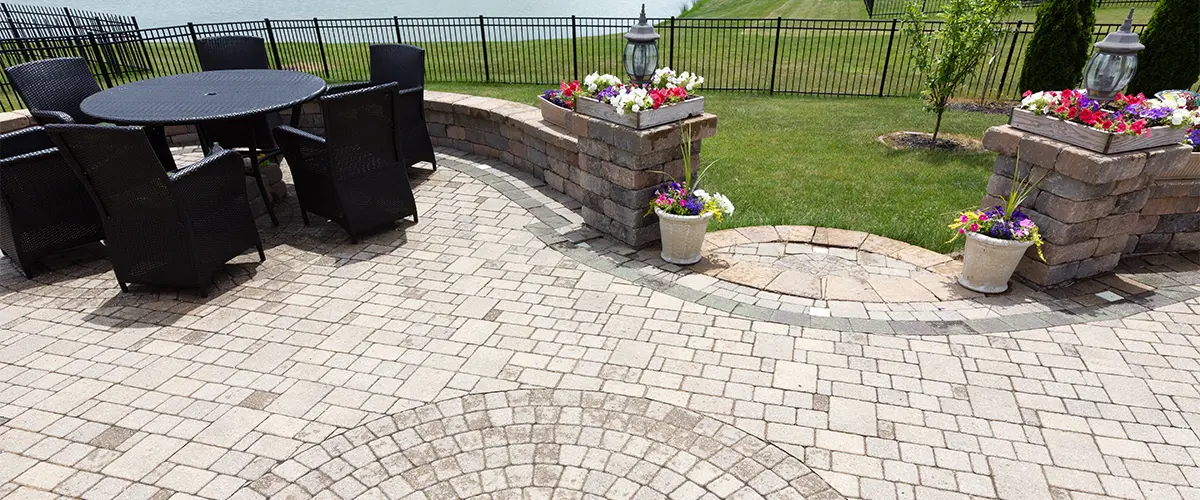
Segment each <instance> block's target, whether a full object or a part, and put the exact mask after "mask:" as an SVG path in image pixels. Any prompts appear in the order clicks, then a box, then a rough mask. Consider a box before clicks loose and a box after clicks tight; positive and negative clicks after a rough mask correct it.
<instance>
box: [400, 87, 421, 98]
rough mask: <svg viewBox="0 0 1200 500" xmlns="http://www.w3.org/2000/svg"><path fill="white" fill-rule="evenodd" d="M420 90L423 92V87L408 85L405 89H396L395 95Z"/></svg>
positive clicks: (419, 91) (413, 92)
mask: <svg viewBox="0 0 1200 500" xmlns="http://www.w3.org/2000/svg"><path fill="white" fill-rule="evenodd" d="M422 92H425V87H409V88H406V89H399V90H396V95H400V96H403V95H409V94H419V93H422Z"/></svg>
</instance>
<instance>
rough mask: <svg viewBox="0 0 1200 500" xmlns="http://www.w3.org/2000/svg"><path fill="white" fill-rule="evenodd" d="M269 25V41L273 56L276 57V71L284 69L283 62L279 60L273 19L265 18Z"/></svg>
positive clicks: (265, 22)
mask: <svg viewBox="0 0 1200 500" xmlns="http://www.w3.org/2000/svg"><path fill="white" fill-rule="evenodd" d="M263 24H265V25H267V41H268V42H270V43H271V54H272V55H274V56H275V69H283V60H282V59H280V58H279V46H278V45H276V44H275V30H273V29H271V19H270V18H264V19H263Z"/></svg>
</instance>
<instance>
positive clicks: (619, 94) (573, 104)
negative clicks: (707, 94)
mask: <svg viewBox="0 0 1200 500" xmlns="http://www.w3.org/2000/svg"><path fill="white" fill-rule="evenodd" d="M703 83H704V78H703V77H700V76H698V75H695V74H692V73H689V72H686V71H684V72H683V73H676V72H675V71H673V70H671V69H670V68H661V69H658V70H656V71H655V72H654V76H653V77H652V78H651V80H650V83H648V84H645V85H638V84H635V83H624V82H622V81H621V79H620V78H617V77H616V76H613V75H608V74H605V75H601V74H599V73H592V74H590V75H588V76H587V77H586V78H584V80H583V84H580V83H579V82H578V81H573V82H566V81H563V82H562V83H561V84H560V85H559V88H558V89H557V90H555V89H551V90H547V91H546V92H544V93H543V94H542V100H543V101H544V102H546V103H548V104H553V105H555V106H558V107H560V108H565V109H570V110H574V111H575V112H578V113H580V114H583V115H587V116H591V117H594V118H599V119H601V120H605V121H609V122H613V123H618V124H621V125H625V126H627V127H631V128H634V129H646V128H650V127H655V126H658V125H662V124H665V123H671V122H675V121H679V120H682V119H685V118H688V117H690V116H698V115H701V114H703V113H704V99H703V98H702V97H700V96H697V95H695V94H693V93H692V92H693V91H695V90H696V89H697V88H699V87H700V85H702V84H703ZM548 115H553V113H552V112H548V111H547V110H545V109H544V108H543V116H544V117H547V118H546V119H547V120H548V121H551V122H553V121H554V120H553V119H551V117H550V116H548Z"/></svg>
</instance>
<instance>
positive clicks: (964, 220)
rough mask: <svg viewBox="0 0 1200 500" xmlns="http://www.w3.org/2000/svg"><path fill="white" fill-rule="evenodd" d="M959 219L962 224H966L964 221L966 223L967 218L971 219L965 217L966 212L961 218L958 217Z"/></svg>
mask: <svg viewBox="0 0 1200 500" xmlns="http://www.w3.org/2000/svg"><path fill="white" fill-rule="evenodd" d="M960 220H962V222H963V224H966V223H967V221H969V220H971V219H969V218H968V217H967V214H963V216H962V219H960Z"/></svg>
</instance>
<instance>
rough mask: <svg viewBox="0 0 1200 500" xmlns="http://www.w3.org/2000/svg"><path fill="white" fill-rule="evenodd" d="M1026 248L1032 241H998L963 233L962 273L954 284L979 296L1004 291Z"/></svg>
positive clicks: (975, 234)
mask: <svg viewBox="0 0 1200 500" xmlns="http://www.w3.org/2000/svg"><path fill="white" fill-rule="evenodd" d="M1030 245H1033V242H1032V241H1013V240H1002V239H998V238H993V237H991V236H986V235H982V234H979V233H967V246H966V248H965V249H964V250H963V270H962V275H960V276H959V277H958V284H960V285H962V286H964V287H966V288H968V289H970V290H974V291H976V292H982V293H1000V292H1003V291H1005V290H1008V280H1009V278H1012V274H1013V271H1016V270H1017V264H1020V263H1021V256H1022V255H1025V250H1026V249H1027V248H1029V246H1030Z"/></svg>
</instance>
